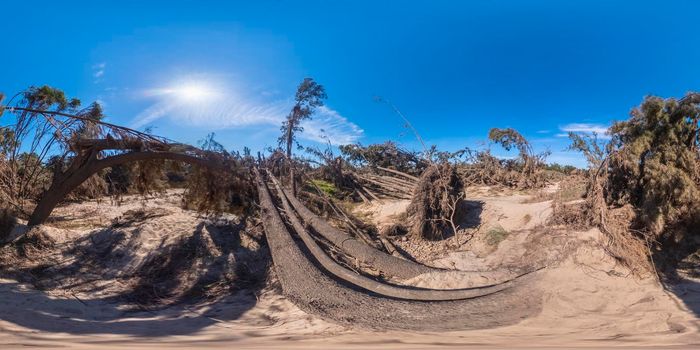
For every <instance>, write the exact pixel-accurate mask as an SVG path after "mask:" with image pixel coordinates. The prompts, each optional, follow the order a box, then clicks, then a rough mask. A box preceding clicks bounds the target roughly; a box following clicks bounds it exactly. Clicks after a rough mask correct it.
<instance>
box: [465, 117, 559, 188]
mask: <svg viewBox="0 0 700 350" xmlns="http://www.w3.org/2000/svg"><path fill="white" fill-rule="evenodd" d="M489 140H491V142H494V143H496V144H498V145H500V146H501V147H503V148H504V149H505V150H506V151H510V150H517V151H518V156H517V157H516V158H513V159H499V158H496V157H495V156H493V155H492V154H491V152H490V151H489V150H485V151H477V150H472V149H468V148H467V149H464V150H462V151H459V152H456V153H454V154H453V155H452V157H454V158H463V161H462V162H461V163H460V164H459V173H460V176H462V178H463V179H464V182H465V183H466V184H468V185H472V184H475V185H486V186H504V187H509V188H517V189H533V188H542V187H544V186H545V185H547V183H548V182H549V180H548V179H549V178H550V177H551V176H550V175H549V174H548V173H547V172H546V171H545V163H544V160H545V158H546V157H547V156H548V155H549V153H547V152H545V153H540V154H535V153H534V151H533V150H532V146H531V145H530V143H529V142H528V141H527V140H526V139H525V137H523V136H522V135H521V134H520V133H519V132H517V131H516V130H514V129H511V128H508V129H498V128H494V129H491V131H490V132H489Z"/></svg>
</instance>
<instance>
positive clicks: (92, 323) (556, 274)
mask: <svg viewBox="0 0 700 350" xmlns="http://www.w3.org/2000/svg"><path fill="white" fill-rule="evenodd" d="M470 199H472V200H474V201H475V202H480V203H482V204H481V205H480V209H481V213H480V225H478V227H474V229H473V230H474V237H473V238H472V239H471V240H469V241H468V242H461V241H460V240H459V237H456V238H455V237H453V238H451V239H449V240H447V242H442V243H436V244H435V245H433V246H432V247H431V246H428V247H425V246H421V247H418V246H412V245H411V243H410V242H401V241H400V240H397V241H396V243H397V244H398V245H400V246H401V247H402V248H404V249H405V250H406V251H412V252H414V253H415V254H416V258H418V259H419V260H423V261H425V262H426V263H430V264H431V265H434V266H441V267H449V268H453V269H459V270H466V271H474V270H493V269H505V270H508V269H511V268H512V269H515V267H516V265H517V264H522V262H523V261H524V260H532V261H537V262H539V263H543V264H546V265H547V266H548V267H547V268H546V269H545V270H543V272H542V276H541V277H540V278H539V282H538V283H539V285H538V287H540V288H541V289H542V290H543V291H544V296H543V309H542V311H541V312H540V313H539V314H538V315H536V316H534V317H530V318H528V319H525V320H523V321H522V322H520V323H518V324H515V325H512V326H507V327H500V328H494V329H486V330H474V331H457V332H447V333H415V332H412V333H408V332H398V331H389V332H375V331H368V330H362V329H356V328H353V327H344V326H338V325H334V324H331V323H329V322H326V321H323V320H320V319H318V318H316V317H314V316H313V315H309V314H306V313H304V312H303V311H301V310H300V309H299V308H297V307H296V306H294V305H293V304H292V303H291V302H289V301H288V300H287V299H286V298H285V297H284V296H282V295H281V294H280V292H279V290H278V289H277V288H275V287H274V286H275V283H274V281H273V283H269V284H268V285H267V286H266V287H264V288H262V289H261V290H259V291H257V292H256V293H251V292H250V291H246V290H240V291H237V292H235V293H234V294H232V295H229V296H225V297H223V298H220V299H216V300H213V301H210V302H202V303H195V304H177V305H174V306H170V307H166V308H159V309H153V310H149V309H147V308H146V309H144V310H137V311H133V310H130V309H129V308H127V306H128V305H127V304H126V303H124V302H123V301H121V300H119V299H110V298H107V297H106V296H109V293H108V292H104V293H103V295H100V296H99V297H98V296H96V295H90V294H86V293H85V291H84V290H82V289H80V288H79V287H75V288H74V289H65V288H63V287H62V288H63V289H61V292H60V293H59V292H57V291H55V290H48V291H40V290H37V289H36V288H34V287H32V286H30V285H29V284H27V283H20V282H17V281H16V280H12V279H7V278H5V279H0V348H1V349H12V348H27V347H50V348H51V347H55V348H59V347H61V348H64V347H67V348H83V349H96V348H99V349H102V348H124V347H126V346H129V347H133V348H166V347H167V348H196V349H201V348H230V347H235V348H241V349H243V348H261V349H262V348H282V347H283V348H297V349H310V348H319V349H323V348H329V347H333V348H344V349H367V348H389V349H398V348H401V349H423V348H436V347H456V348H463V347H474V348H487V347H508V348H514V347H520V348H541V347H556V348H560V347H571V348H573V347H595V348H598V347H633V348H639V347H656V348H658V347H664V348H683V349H685V348H700V334H699V333H698V330H699V327H700V323H698V317H697V316H698V315H699V314H700V280H692V279H690V278H687V279H685V280H684V281H683V282H681V283H678V284H676V285H673V286H671V289H672V292H671V291H669V292H666V291H664V290H663V289H662V288H660V286H659V284H658V283H657V282H656V280H655V279H654V278H647V279H643V280H639V279H634V278H631V277H627V276H626V271H625V270H624V269H622V268H621V267H619V266H616V265H615V263H614V261H612V260H611V259H610V258H608V257H607V256H606V255H605V254H604V253H603V251H602V249H601V248H600V244H599V242H600V239H601V237H600V235H599V233H598V232H597V231H595V230H592V231H588V232H562V231H557V230H545V229H543V228H542V227H541V226H540V224H541V223H542V222H543V221H544V220H545V219H546V216H547V215H548V208H549V205H548V202H542V203H524V202H525V200H524V199H525V197H524V196H523V195H508V196H503V195H501V196H491V197H489V196H487V195H485V196H481V197H477V196H474V198H470ZM143 205H148V206H155V207H162V208H166V209H167V210H168V214H167V215H164V216H161V217H159V218H156V219H153V220H152V221H154V222H153V223H149V226H148V227H147V229H144V231H146V234H144V235H143V236H144V237H146V238H147V239H146V240H145V241H144V243H143V245H144V247H143V249H153V248H152V247H153V244H154V243H153V242H160V241H162V239H163V237H165V236H167V235H174V234H175V235H176V234H177V232H175V231H177V230H188V229H191V228H188V227H191V226H193V225H194V226H196V220H199V219H198V217H197V216H196V215H195V214H193V213H191V212H188V211H184V210H181V209H179V208H177V203H176V202H173V200H172V199H170V200H153V201H149V202H148V204H142V203H141V202H140V201H137V200H133V201H130V202H128V203H127V204H126V205H122V206H115V205H113V204H111V203H109V202H102V203H95V202H85V203H81V204H72V205H70V206H67V207H64V208H61V212H60V213H61V214H63V215H69V216H70V215H72V219H71V220H69V221H67V222H64V223H61V225H60V226H61V227H62V228H51V229H50V231H51V232H52V233H53V234H56V235H57V236H62V237H64V239H65V240H66V241H68V240H71V239H76V238H78V237H80V236H84V235H88V234H89V233H90V232H92V231H94V230H96V229H99V228H100V227H103V226H104V225H107V224H108V223H109V222H111V220H113V219H114V218H115V217H117V216H119V215H122V214H123V213H124V212H125V211H126V210H129V209H133V208H134V207H138V206H143ZM404 208H405V203H403V202H386V203H383V204H380V205H376V208H374V209H372V208H364V210H365V211H367V212H368V213H369V215H370V216H372V218H373V220H375V221H376V222H379V223H382V221H384V222H390V221H391V220H392V216H395V215H397V214H399V213H400V212H401V211H402V210H404ZM86 213H87V214H88V215H86ZM70 223H72V224H70ZM494 225H498V226H500V227H501V228H503V230H505V231H506V232H508V235H507V236H506V237H504V238H503V239H502V240H500V241H499V242H498V243H497V244H496V246H495V247H494V246H493V245H489V244H487V243H485V238H483V237H484V236H485V235H486V234H487V233H488V232H489V228H490V227H493V226H494ZM148 242H151V245H149V244H147V243H148ZM446 247H447V248H449V252H445V250H444V248H446ZM440 249H442V250H440ZM438 252H439V253H438ZM132 263H133V264H135V262H132ZM124 266H131V268H133V265H129V264H125V265H124ZM125 269H126V267H125ZM272 278H273V279H274V277H272ZM431 278H433V280H431ZM413 283H414V284H417V285H421V284H423V285H425V286H435V285H442V286H448V287H450V286H459V285H460V282H459V281H458V280H455V279H449V278H448V279H444V278H443V279H442V280H439V281H436V280H434V276H423V278H422V279H418V280H416V281H413ZM64 287H65V286H64ZM106 290H107V291H109V288H107V289H106ZM523 302H524V303H527V302H528V301H527V300H523Z"/></svg>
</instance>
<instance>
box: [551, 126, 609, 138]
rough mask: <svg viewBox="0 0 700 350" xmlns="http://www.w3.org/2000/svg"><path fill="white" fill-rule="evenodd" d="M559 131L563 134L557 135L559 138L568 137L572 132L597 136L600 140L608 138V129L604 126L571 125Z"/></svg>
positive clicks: (562, 127)
mask: <svg viewBox="0 0 700 350" xmlns="http://www.w3.org/2000/svg"><path fill="white" fill-rule="evenodd" d="M559 130H560V131H561V133H559V134H557V135H556V136H558V137H568V136H569V133H570V132H573V133H576V134H591V135H592V134H596V135H598V137H600V138H608V137H609V135H608V127H607V126H605V125H602V124H591V123H570V124H566V125H564V126H560V127H559Z"/></svg>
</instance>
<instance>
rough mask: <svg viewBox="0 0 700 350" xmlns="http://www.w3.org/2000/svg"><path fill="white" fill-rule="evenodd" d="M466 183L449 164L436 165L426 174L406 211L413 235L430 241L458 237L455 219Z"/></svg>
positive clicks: (427, 170)
mask: <svg viewBox="0 0 700 350" xmlns="http://www.w3.org/2000/svg"><path fill="white" fill-rule="evenodd" d="M463 195H464V183H463V182H462V179H461V178H460V177H459V176H458V175H457V171H456V169H455V167H454V166H453V165H452V164H450V163H446V162H445V163H442V164H434V165H432V166H430V167H428V169H426V170H425V171H424V172H423V175H421V177H420V179H419V181H418V188H417V189H416V192H415V194H414V196H413V199H412V200H411V204H410V205H409V206H408V209H407V217H408V219H409V220H410V229H409V232H410V234H411V235H412V236H414V237H417V238H422V239H428V240H438V239H443V238H445V237H447V236H449V235H451V234H457V231H458V227H457V224H456V223H455V219H456V217H457V215H458V213H457V211H458V209H459V207H460V206H459V204H460V201H461V200H462V197H463Z"/></svg>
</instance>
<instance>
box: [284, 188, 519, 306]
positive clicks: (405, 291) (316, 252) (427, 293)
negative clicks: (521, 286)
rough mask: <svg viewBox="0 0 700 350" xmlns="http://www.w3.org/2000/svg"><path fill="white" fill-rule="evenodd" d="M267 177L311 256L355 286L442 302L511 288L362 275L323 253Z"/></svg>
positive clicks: (380, 293) (388, 294)
mask: <svg viewBox="0 0 700 350" xmlns="http://www.w3.org/2000/svg"><path fill="white" fill-rule="evenodd" d="M270 179H271V180H272V182H273V183H274V185H275V187H276V188H277V193H278V195H279V198H280V201H281V203H282V208H283V209H284V211H285V212H286V213H287V217H288V218H289V221H290V222H291V224H292V227H293V228H294V230H295V231H296V233H297V234H298V235H299V237H301V240H302V241H303V242H304V244H305V245H306V248H308V249H309V251H310V252H311V255H313V257H314V258H315V259H316V261H318V263H319V264H321V266H323V268H324V269H325V270H326V271H327V272H329V273H331V274H332V275H334V276H335V277H337V278H340V279H342V280H343V281H345V282H348V283H350V284H352V285H354V286H358V287H361V288H364V289H366V290H368V291H370V292H374V293H377V294H379V295H383V296H387V297H392V298H398V299H406V300H421V301H445V300H461V299H471V298H476V297H481V296H485V295H489V294H493V293H497V292H500V291H502V290H504V289H507V288H510V287H511V286H512V284H513V282H512V281H509V282H505V283H502V284H496V285H487V286H479V287H472V288H463V289H450V290H435V289H423V288H410V287H399V286H394V285H390V284H386V283H381V282H378V281H375V280H372V279H369V278H367V277H365V276H362V275H358V274H356V273H354V272H352V271H350V270H348V269H346V268H344V267H342V266H340V265H338V264H337V263H336V262H335V261H333V259H331V258H330V257H329V256H328V255H327V254H326V252H324V251H323V249H321V247H319V246H318V244H317V243H316V241H314V239H313V238H312V237H311V235H310V234H309V232H308V231H307V230H306V228H305V227H304V225H303V224H302V223H301V221H299V218H298V217H297V216H296V214H295V212H294V209H292V207H291V206H290V205H289V201H288V200H287V197H286V196H285V194H284V191H283V190H282V187H281V186H280V184H279V182H278V181H277V180H276V179H275V178H274V177H272V176H270Z"/></svg>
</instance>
